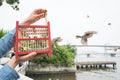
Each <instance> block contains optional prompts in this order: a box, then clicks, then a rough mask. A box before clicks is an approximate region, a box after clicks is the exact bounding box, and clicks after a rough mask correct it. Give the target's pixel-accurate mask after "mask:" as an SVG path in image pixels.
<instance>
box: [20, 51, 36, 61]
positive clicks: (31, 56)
mask: <svg viewBox="0 0 120 80" xmlns="http://www.w3.org/2000/svg"><path fill="white" fill-rule="evenodd" d="M36 55H37V53H36V52H32V53H29V54H28V55H25V56H20V57H19V58H18V62H24V61H27V60H30V59H33V58H35V57H36Z"/></svg>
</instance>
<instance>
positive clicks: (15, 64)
mask: <svg viewBox="0 0 120 80" xmlns="http://www.w3.org/2000/svg"><path fill="white" fill-rule="evenodd" d="M7 64H8V65H9V66H10V67H11V68H15V67H16V66H17V65H18V64H19V63H18V61H17V60H16V58H15V56H14V57H13V58H12V59H11V60H10V61H9V62H8V63H7Z"/></svg>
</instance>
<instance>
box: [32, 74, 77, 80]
mask: <svg viewBox="0 0 120 80" xmlns="http://www.w3.org/2000/svg"><path fill="white" fill-rule="evenodd" d="M30 77H31V78H33V79H34V80H76V79H75V73H68V74H67V73H66V74H62V73H51V74H45V75H43V74H42V75H32V76H30Z"/></svg>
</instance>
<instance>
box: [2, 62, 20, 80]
mask: <svg viewBox="0 0 120 80" xmlns="http://www.w3.org/2000/svg"><path fill="white" fill-rule="evenodd" d="M18 78H19V75H18V74H17V72H16V71H15V70H14V69H12V68H11V67H9V66H8V65H7V64H5V65H4V66H3V67H2V68H1V69H0V80H17V79H18Z"/></svg>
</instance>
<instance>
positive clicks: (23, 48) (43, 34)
mask: <svg viewBox="0 0 120 80" xmlns="http://www.w3.org/2000/svg"><path fill="white" fill-rule="evenodd" d="M15 35H16V42H15V48H14V49H15V52H16V57H19V56H20V55H25V54H29V53H30V52H36V53H37V54H38V55H39V54H48V55H50V56H51V54H52V42H51V35H50V22H47V24H46V25H20V24H19V21H16V33H15Z"/></svg>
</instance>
